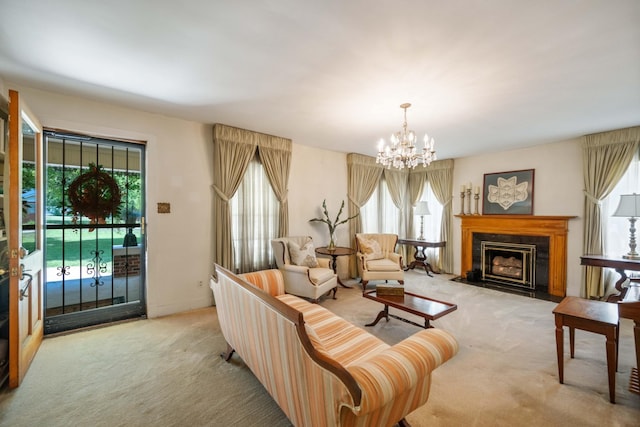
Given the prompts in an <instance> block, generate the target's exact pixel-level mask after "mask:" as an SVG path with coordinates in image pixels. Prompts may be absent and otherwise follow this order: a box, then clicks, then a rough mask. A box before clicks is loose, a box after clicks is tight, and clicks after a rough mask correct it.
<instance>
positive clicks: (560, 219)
mask: <svg viewBox="0 0 640 427" xmlns="http://www.w3.org/2000/svg"><path fill="white" fill-rule="evenodd" d="M456 217H458V218H460V219H461V231H462V236H461V237H462V242H461V263H460V264H461V265H460V267H461V274H460V275H461V276H464V274H465V273H466V272H467V271H471V270H473V268H474V267H473V265H474V249H473V246H474V234H482V233H483V234H489V235H496V236H500V235H502V236H505V235H506V236H510V237H513V236H521V237H524V238H535V239H539V238H542V239H545V240H547V241H548V255H547V256H548V262H547V265H548V273H546V274H543V275H546V276H547V287H548V293H549V294H550V295H554V296H558V297H564V296H565V295H566V291H567V234H568V232H569V226H568V222H569V220H570V219H572V218H575V216H542V215H456ZM486 240H495V239H494V238H492V239H486ZM516 243H524V242H516ZM478 255H479V254H478ZM478 255H476V256H478ZM537 258H538V260H539V259H540V250H539V249H538V253H537ZM480 262H481V261H480V258H478V262H477V264H476V267H475V268H478V267H479V266H480ZM539 276H540V274H539V272H536V278H537V279H536V280H537V281H538V282H539V281H540V277H539Z"/></svg>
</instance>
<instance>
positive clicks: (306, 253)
mask: <svg viewBox="0 0 640 427" xmlns="http://www.w3.org/2000/svg"><path fill="white" fill-rule="evenodd" d="M288 246H289V256H290V258H291V262H292V263H293V264H295V265H302V266H305V267H311V268H314V267H317V266H318V260H317V258H316V251H315V248H314V247H313V242H312V241H311V240H309V241H308V242H307V243H305V244H304V246H302V247H300V245H298V244H297V243H295V242H289V245H288Z"/></svg>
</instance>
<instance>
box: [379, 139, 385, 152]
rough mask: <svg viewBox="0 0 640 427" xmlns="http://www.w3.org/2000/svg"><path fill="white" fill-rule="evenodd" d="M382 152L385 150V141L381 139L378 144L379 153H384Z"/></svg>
mask: <svg viewBox="0 0 640 427" xmlns="http://www.w3.org/2000/svg"><path fill="white" fill-rule="evenodd" d="M382 150H384V139H382V138H380V142H378V152H379V153H382Z"/></svg>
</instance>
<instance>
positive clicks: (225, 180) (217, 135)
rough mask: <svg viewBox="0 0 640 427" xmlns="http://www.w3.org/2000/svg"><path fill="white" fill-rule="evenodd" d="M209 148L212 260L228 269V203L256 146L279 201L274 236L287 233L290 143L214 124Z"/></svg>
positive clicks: (230, 246)
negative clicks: (211, 151) (212, 193)
mask: <svg viewBox="0 0 640 427" xmlns="http://www.w3.org/2000/svg"><path fill="white" fill-rule="evenodd" d="M213 145H214V148H213V189H214V191H215V196H214V198H213V221H214V233H215V244H214V251H213V259H214V262H216V263H218V264H220V265H222V266H223V267H225V268H228V269H232V268H233V242H232V240H231V210H230V208H229V200H230V199H231V198H232V197H233V195H234V194H235V193H236V191H237V190H238V187H239V186H240V183H241V182H242V178H243V177H244V175H245V173H246V171H247V167H248V165H249V162H250V161H251V159H252V158H253V156H254V154H255V152H256V149H258V147H259V149H260V159H261V161H262V164H263V166H264V168H265V171H266V174H267V176H268V177H269V181H270V183H271V186H272V188H273V191H274V193H275V194H276V197H277V198H278V200H279V202H280V208H279V227H280V228H279V232H278V233H279V234H280V235H286V233H288V230H289V214H288V203H287V192H288V189H287V188H288V187H287V186H288V182H289V171H290V164H291V140H289V139H285V138H279V137H276V136H271V135H266V134H262V133H258V132H252V131H249V130H245V129H239V128H235V127H232V126H226V125H222V124H219V123H217V124H215V125H214V126H213ZM274 237H276V236H274Z"/></svg>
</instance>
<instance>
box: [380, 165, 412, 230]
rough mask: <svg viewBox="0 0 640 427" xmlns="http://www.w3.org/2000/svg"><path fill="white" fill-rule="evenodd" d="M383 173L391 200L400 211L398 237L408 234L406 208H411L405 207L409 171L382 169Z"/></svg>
mask: <svg viewBox="0 0 640 427" xmlns="http://www.w3.org/2000/svg"><path fill="white" fill-rule="evenodd" d="M383 175H384V178H385V180H386V181H387V188H388V189H389V195H390V196H391V200H392V201H393V204H394V205H395V206H396V208H398V210H399V211H400V213H399V217H400V228H399V230H398V233H399V237H400V238H402V237H403V236H407V235H408V228H407V210H411V209H405V206H406V194H407V180H408V179H409V171H408V170H407V169H384V171H383Z"/></svg>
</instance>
